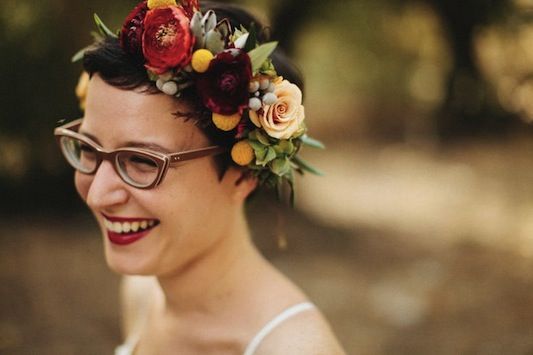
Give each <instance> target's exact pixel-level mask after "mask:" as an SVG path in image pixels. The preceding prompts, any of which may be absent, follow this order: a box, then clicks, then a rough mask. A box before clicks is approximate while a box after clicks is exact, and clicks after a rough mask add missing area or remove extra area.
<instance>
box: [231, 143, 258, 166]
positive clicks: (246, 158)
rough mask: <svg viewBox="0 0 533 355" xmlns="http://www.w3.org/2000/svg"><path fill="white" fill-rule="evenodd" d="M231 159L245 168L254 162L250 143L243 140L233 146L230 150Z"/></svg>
mask: <svg viewBox="0 0 533 355" xmlns="http://www.w3.org/2000/svg"><path fill="white" fill-rule="evenodd" d="M231 158H232V159H233V161H234V162H235V163H237V164H239V165H240V166H246V165H248V164H250V163H251V162H252V161H253V160H254V158H255V153H254V150H253V148H252V146H251V145H250V143H248V141H247V140H244V141H240V142H238V143H237V144H235V145H234V146H233V148H232V149H231Z"/></svg>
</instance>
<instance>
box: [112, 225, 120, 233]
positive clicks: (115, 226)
mask: <svg viewBox="0 0 533 355" xmlns="http://www.w3.org/2000/svg"><path fill="white" fill-rule="evenodd" d="M113 232H115V233H122V224H120V223H119V222H115V223H113Z"/></svg>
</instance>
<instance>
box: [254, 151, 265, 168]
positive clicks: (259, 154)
mask: <svg viewBox="0 0 533 355" xmlns="http://www.w3.org/2000/svg"><path fill="white" fill-rule="evenodd" d="M254 152H255V157H256V159H257V163H258V164H260V165H266V163H264V161H265V158H266V156H267V152H268V149H265V148H261V149H254Z"/></svg>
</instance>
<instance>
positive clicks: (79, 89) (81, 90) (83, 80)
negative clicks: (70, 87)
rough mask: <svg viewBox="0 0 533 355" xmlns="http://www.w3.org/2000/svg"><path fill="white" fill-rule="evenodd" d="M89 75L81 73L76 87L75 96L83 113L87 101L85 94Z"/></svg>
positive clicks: (87, 88)
mask: <svg viewBox="0 0 533 355" xmlns="http://www.w3.org/2000/svg"><path fill="white" fill-rule="evenodd" d="M89 80H90V78H89V74H87V72H85V71H84V72H83V73H82V74H81V76H80V79H79V81H78V85H77V86H76V96H77V97H78V100H79V103H80V109H81V110H82V111H85V102H86V101H87V92H88V91H89Z"/></svg>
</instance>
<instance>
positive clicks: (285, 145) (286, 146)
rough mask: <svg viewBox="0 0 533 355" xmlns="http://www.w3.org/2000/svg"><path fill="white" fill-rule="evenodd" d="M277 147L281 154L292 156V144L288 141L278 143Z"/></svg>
mask: <svg viewBox="0 0 533 355" xmlns="http://www.w3.org/2000/svg"><path fill="white" fill-rule="evenodd" d="M278 147H279V148H280V149H281V151H282V152H283V153H286V154H292V153H294V149H295V147H294V144H292V142H291V141H289V140H282V141H280V142H279V144H278Z"/></svg>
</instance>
